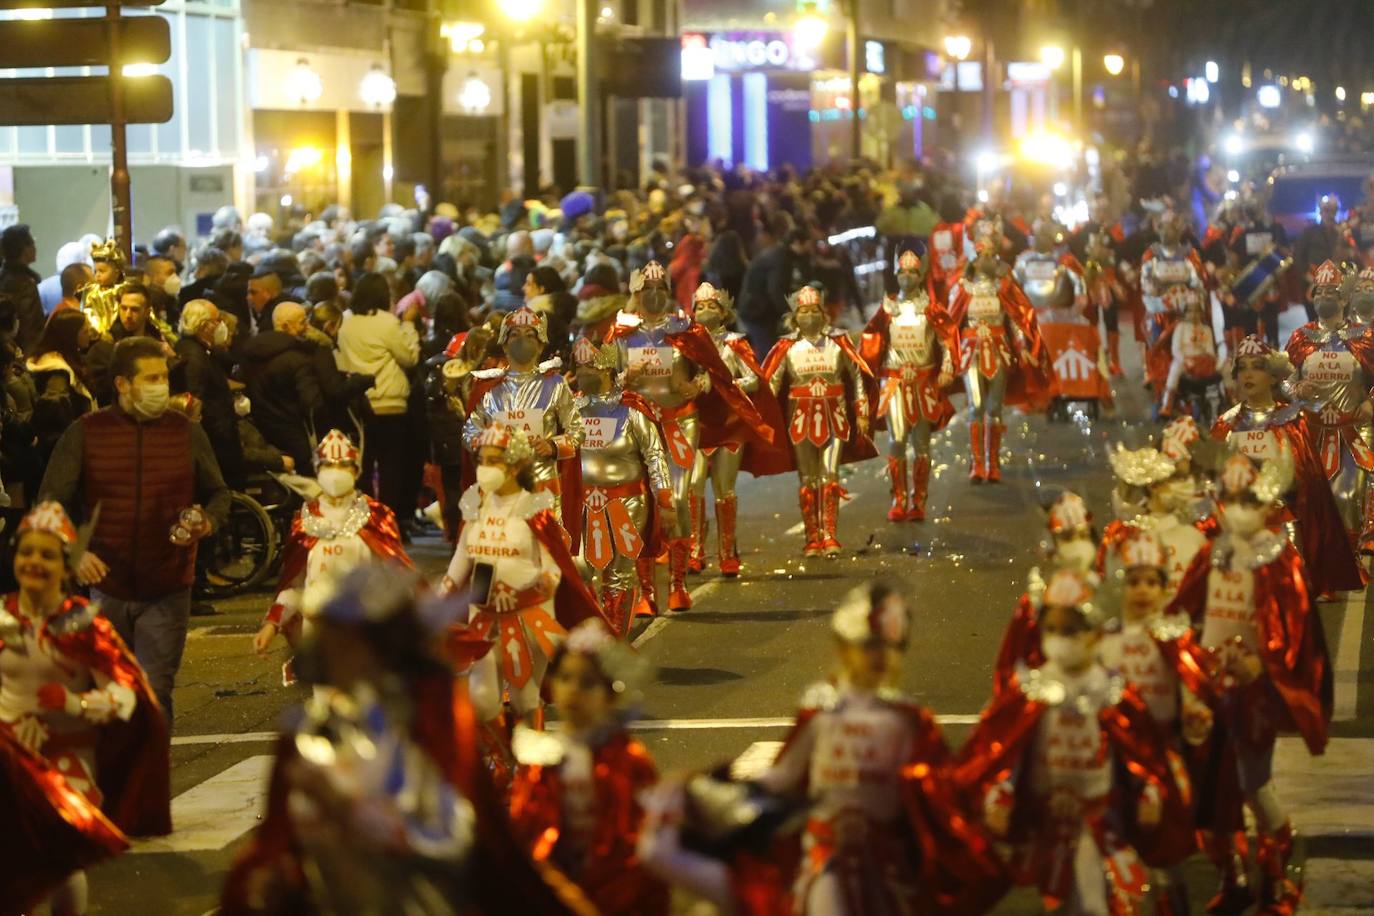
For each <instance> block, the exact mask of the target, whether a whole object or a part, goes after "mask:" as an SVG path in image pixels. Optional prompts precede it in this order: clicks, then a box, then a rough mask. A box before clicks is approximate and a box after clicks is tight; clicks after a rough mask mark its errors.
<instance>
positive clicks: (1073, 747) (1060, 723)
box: [956, 569, 1192, 914]
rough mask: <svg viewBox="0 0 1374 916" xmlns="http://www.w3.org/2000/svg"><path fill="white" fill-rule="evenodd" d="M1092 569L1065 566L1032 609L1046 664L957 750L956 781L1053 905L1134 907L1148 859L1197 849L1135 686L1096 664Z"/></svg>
mask: <svg viewBox="0 0 1374 916" xmlns="http://www.w3.org/2000/svg"><path fill="white" fill-rule="evenodd" d="M1093 599H1094V589H1093V586H1092V584H1091V580H1090V574H1087V573H1082V572H1079V571H1076V570H1070V569H1061V570H1059V571H1058V572H1056V573H1055V574H1054V575H1053V576H1052V577H1051V578H1050V580H1049V582H1048V583H1047V585H1046V588H1045V592H1044V596H1043V600H1042V603H1041V605H1040V609H1039V621H1038V622H1039V629H1040V634H1041V646H1042V650H1043V652H1044V656H1045V661H1044V663H1043V664H1041V665H1039V666H1037V667H1028V666H1024V665H1023V666H1021V668H1020V669H1019V670H1018V672H1017V675H1016V678H1015V679H1014V680H1013V682H1012V684H1011V685H1010V687H1009V688H1008V689H1006V690H1004V691H1003V692H1002V693H1000V694H998V695H996V696H994V697H993V700H992V703H991V704H990V705H989V706H988V707H987V708H986V709H985V710H984V711H983V714H982V715H981V716H980V717H979V721H978V725H977V726H976V727H975V728H974V731H973V734H972V735H970V736H969V739H968V741H967V742H966V743H965V745H964V747H963V749H962V750H961V751H960V753H959V759H958V764H957V766H956V774H957V779H958V782H959V784H960V785H961V786H963V787H965V788H966V789H967V790H968V791H970V792H972V793H973V797H974V798H975V799H976V800H978V801H979V802H980V803H981V805H982V811H983V821H984V823H985V824H986V826H987V828H988V829H989V831H990V832H992V833H993V834H994V835H997V836H1002V837H1005V838H1006V841H1007V842H1008V843H1009V844H1010V853H1009V862H1010V864H1011V867H1012V871H1013V874H1014V875H1015V877H1016V880H1017V881H1018V882H1019V883H1024V884H1034V885H1036V886H1037V887H1038V888H1039V890H1040V894H1041V897H1042V899H1043V900H1044V902H1045V906H1046V908H1047V909H1050V910H1057V909H1060V908H1067V910H1068V911H1069V912H1080V913H1098V914H1106V913H1136V912H1140V907H1141V904H1142V902H1143V900H1144V897H1145V894H1146V892H1147V890H1148V887H1149V882H1148V878H1149V872H1148V867H1150V866H1155V867H1169V866H1172V865H1174V864H1176V863H1177V862H1179V861H1182V859H1183V858H1184V857H1186V856H1187V854H1188V853H1189V852H1190V851H1191V848H1192V833H1191V827H1192V824H1191V822H1190V821H1189V820H1188V818H1187V809H1186V805H1185V804H1184V802H1183V797H1182V795H1181V794H1180V791H1179V788H1178V786H1177V784H1176V781H1175V768H1174V766H1173V765H1172V764H1171V761H1170V758H1169V754H1168V753H1167V751H1166V748H1167V744H1166V742H1165V741H1164V739H1163V737H1162V736H1161V734H1160V732H1159V728H1158V726H1156V725H1155V723H1154V721H1153V720H1152V719H1151V718H1150V715H1149V711H1148V709H1147V707H1146V706H1145V703H1144V702H1143V701H1142V700H1141V699H1140V696H1139V695H1138V694H1137V693H1136V691H1135V690H1134V688H1132V687H1130V686H1128V685H1126V684H1125V683H1124V682H1123V681H1122V679H1121V678H1119V677H1115V676H1113V675H1111V674H1109V673H1108V672H1107V671H1106V669H1104V668H1103V667H1102V665H1101V664H1100V663H1099V662H1098V661H1097V660H1096V652H1097V648H1098V642H1099V640H1100V638H1101V635H1102V634H1101V618H1100V616H1099V612H1098V610H1097V609H1096V608H1095V606H1094V605H1093Z"/></svg>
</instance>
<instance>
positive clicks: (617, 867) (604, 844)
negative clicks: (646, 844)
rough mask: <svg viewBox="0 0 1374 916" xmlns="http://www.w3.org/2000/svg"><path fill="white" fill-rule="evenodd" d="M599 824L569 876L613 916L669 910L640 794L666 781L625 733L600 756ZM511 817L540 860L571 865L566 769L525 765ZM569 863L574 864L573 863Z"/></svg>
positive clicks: (596, 766) (595, 762) (596, 763)
mask: <svg viewBox="0 0 1374 916" xmlns="http://www.w3.org/2000/svg"><path fill="white" fill-rule="evenodd" d="M592 768H593V773H594V774H595V777H594V778H595V784H594V788H593V792H594V794H595V798H596V807H595V817H596V825H595V826H594V827H593V828H592V835H591V837H590V838H588V840H589V841H588V846H587V848H585V849H582V850H581V851H580V854H579V856H578V862H577V867H569V877H570V878H571V879H572V880H574V881H575V882H576V883H577V885H578V887H580V888H582V890H583V891H584V892H585V893H586V894H587V896H588V897H590V898H591V900H592V902H593V903H594V904H595V905H596V907H597V911H598V912H600V913H603V914H605V916H656V914H666V913H667V912H668V887H667V885H665V884H664V883H663V882H661V881H659V880H658V879H657V878H655V877H654V876H653V875H651V874H649V872H647V871H646V870H645V869H644V868H643V866H642V865H641V864H640V862H639V857H638V855H637V853H636V851H635V844H636V842H637V841H638V838H639V831H640V827H641V825H642V824H643V821H644V809H643V808H641V807H640V805H639V800H638V796H639V793H640V792H641V791H643V790H644V789H646V788H648V787H649V786H651V785H653V784H654V783H655V782H657V781H658V771H657V769H656V768H655V767H654V761H653V759H652V758H651V757H650V756H649V752H648V751H646V750H645V749H644V746H643V745H641V744H640V743H639V742H638V741H634V740H632V739H631V738H630V737H629V736H628V735H626V734H625V733H624V732H620V733H617V734H615V735H614V736H612V737H611V738H610V739H609V740H608V741H607V742H606V743H605V744H603V745H601V746H600V747H598V748H596V749H595V750H594V751H593V753H592ZM510 819H511V826H512V828H513V829H514V832H515V834H516V837H517V838H518V840H519V842H520V843H521V845H522V848H523V849H525V850H527V851H528V852H529V855H530V857H531V858H532V859H534V860H535V861H537V862H544V861H553V862H563V861H564V856H566V850H564V851H562V853H563V855H560V850H559V849H558V843H559V840H560V838H561V834H562V828H563V771H562V768H561V767H559V766H557V765H553V766H540V765H537V764H536V765H522V766H521V767H520V768H519V770H518V771H517V772H516V774H515V780H514V782H513V784H512V786H511V795H510ZM565 864H566V863H565Z"/></svg>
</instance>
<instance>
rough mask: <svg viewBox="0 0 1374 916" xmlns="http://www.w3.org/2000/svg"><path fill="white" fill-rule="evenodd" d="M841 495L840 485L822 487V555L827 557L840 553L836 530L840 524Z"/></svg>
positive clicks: (830, 484)
mask: <svg viewBox="0 0 1374 916" xmlns="http://www.w3.org/2000/svg"><path fill="white" fill-rule="evenodd" d="M840 493H841V488H840V485H839V484H838V483H827V484H825V485H824V486H822V487H821V553H823V554H825V555H826V556H827V557H834V556H839V553H840V542H839V541H837V540H836V539H835V529H836V528H837V527H838V525H839V522H840Z"/></svg>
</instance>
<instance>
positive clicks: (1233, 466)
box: [1220, 437, 1293, 503]
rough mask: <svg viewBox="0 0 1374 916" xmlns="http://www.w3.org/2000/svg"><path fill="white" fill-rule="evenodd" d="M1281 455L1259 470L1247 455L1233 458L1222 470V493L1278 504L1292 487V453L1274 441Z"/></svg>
mask: <svg viewBox="0 0 1374 916" xmlns="http://www.w3.org/2000/svg"><path fill="white" fill-rule="evenodd" d="M1274 441H1275V442H1276V443H1278V454H1276V455H1275V456H1274V457H1272V458H1267V459H1264V460H1263V461H1261V462H1260V464H1259V465H1258V466H1257V465H1256V464H1255V462H1254V461H1253V460H1251V459H1250V457H1249V456H1247V455H1242V454H1240V453H1239V452H1237V453H1235V454H1233V455H1231V456H1230V457H1229V458H1227V459H1226V462H1225V463H1224V464H1223V465H1222V466H1221V475H1220V483H1221V492H1222V494H1223V495H1225V496H1239V495H1242V494H1244V493H1247V492H1248V493H1252V494H1254V496H1255V498H1256V499H1258V500H1259V501H1260V502H1262V503H1274V502H1277V501H1278V500H1279V499H1280V498H1281V497H1282V496H1283V494H1285V493H1287V492H1288V488H1289V487H1290V486H1292V484H1293V451H1292V449H1291V448H1289V446H1288V444H1287V443H1286V442H1284V440H1282V439H1279V438H1277V437H1276V438H1275V440H1274Z"/></svg>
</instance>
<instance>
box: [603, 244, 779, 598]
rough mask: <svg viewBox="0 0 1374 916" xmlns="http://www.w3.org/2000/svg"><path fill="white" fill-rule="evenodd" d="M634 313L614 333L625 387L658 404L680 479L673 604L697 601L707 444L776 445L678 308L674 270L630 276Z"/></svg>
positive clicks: (706, 336) (671, 557)
mask: <svg viewBox="0 0 1374 916" xmlns="http://www.w3.org/2000/svg"><path fill="white" fill-rule="evenodd" d="M630 295H631V297H632V301H633V304H634V306H635V309H636V314H634V315H623V316H622V317H621V318H620V319H618V320H617V322H616V324H615V326H614V327H612V328H611V332H610V334H609V335H608V338H607V339H608V342H614V343H615V345H616V347H617V350H618V354H619V365H618V367H619V368H620V369H622V370H623V371H624V372H625V387H626V388H628V389H630V390H631V391H634V392H635V393H637V394H640V395H642V396H643V397H644V398H645V399H647V400H648V401H650V402H652V403H653V405H654V406H655V408H656V410H657V412H658V416H659V429H660V432H661V434H662V436H663V445H664V448H665V449H666V451H667V453H668V470H669V473H670V474H671V475H672V479H673V505H674V508H675V511H674V512H669V513H666V515H667V518H666V519H665V520H664V533H665V535H666V536H667V539H668V574H669V575H668V579H669V593H668V609H669V610H670V611H685V610H687V609H689V608H691V606H692V597H691V595H689V594H688V593H687V568H688V565H689V564H690V561H691V554H692V513H691V504H692V499H691V496H692V476H693V471H694V470H695V468H696V464H697V451H698V449H700V448H716V447H719V446H721V445H726V444H733V443H744V442H750V441H753V442H755V443H758V444H760V445H762V446H764V447H769V446H771V445H772V443H773V435H774V433H773V430H772V429H771V428H770V427H768V426H767V424H766V423H765V422H764V420H763V418H762V417H761V416H760V415H759V412H758V410H757V409H756V408H755V407H754V405H753V403H752V402H751V401H750V400H749V398H748V397H747V396H746V395H745V393H744V392H743V391H741V390H740V389H739V386H738V385H736V384H735V379H734V375H733V374H732V373H731V371H730V368H729V367H728V366H727V365H726V364H725V363H724V362H723V361H722V360H721V358H720V353H719V351H718V350H717V348H716V342H715V341H714V340H713V339H712V337H711V334H710V332H709V331H707V329H706V328H704V327H702V326H701V325H700V324H698V323H697V322H696V321H694V320H692V319H691V318H690V317H687V316H685V315H677V314H674V313H673V304H674V302H673V297H672V294H671V291H670V290H669V288H668V273H667V271H666V270H664V269H663V265H662V264H660V263H658V262H657V261H650V262H649V263H648V264H645V265H644V268H643V269H642V270H637V271H635V272H634V273H633V274H631V275H630ZM654 559H655V558H654V557H641V558H640V567H641V569H640V583H641V587H642V588H646V596H645V597H646V599H647V602H642V603H644V604H645V607H644V610H646V611H650V612H652V611H654V610H656V602H655V600H654V595H653V593H652V577H653V565H652V564H653V561H654Z"/></svg>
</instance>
